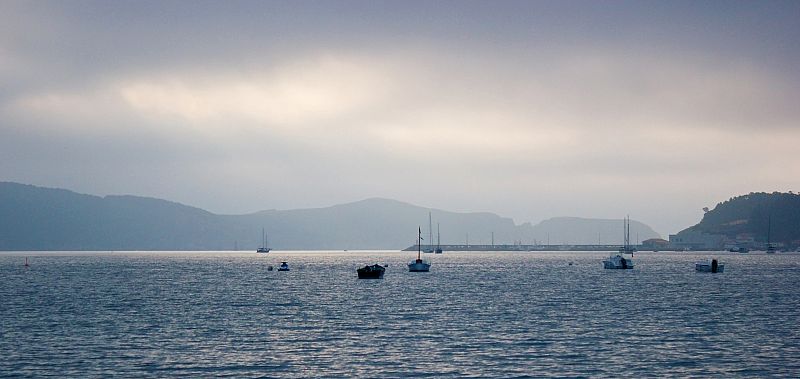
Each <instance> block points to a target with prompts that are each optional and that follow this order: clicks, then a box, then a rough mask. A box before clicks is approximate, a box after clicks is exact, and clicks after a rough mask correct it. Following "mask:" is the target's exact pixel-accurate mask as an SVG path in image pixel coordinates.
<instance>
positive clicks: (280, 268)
mask: <svg viewBox="0 0 800 379" xmlns="http://www.w3.org/2000/svg"><path fill="white" fill-rule="evenodd" d="M278 271H289V265H288V264H286V262H281V265H280V266H278Z"/></svg>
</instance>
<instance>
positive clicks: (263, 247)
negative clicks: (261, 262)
mask: <svg viewBox="0 0 800 379" xmlns="http://www.w3.org/2000/svg"><path fill="white" fill-rule="evenodd" d="M268 246H269V245H268V243H267V233H266V232H265V231H264V228H261V247H259V248H258V249H256V253H269V252H270V250H272V249H270V248H269V247H268Z"/></svg>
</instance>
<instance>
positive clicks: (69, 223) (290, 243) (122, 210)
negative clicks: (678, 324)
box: [0, 182, 657, 250]
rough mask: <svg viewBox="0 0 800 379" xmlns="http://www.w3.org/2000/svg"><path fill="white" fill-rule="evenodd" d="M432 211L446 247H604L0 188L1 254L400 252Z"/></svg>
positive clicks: (419, 215) (481, 221)
mask: <svg viewBox="0 0 800 379" xmlns="http://www.w3.org/2000/svg"><path fill="white" fill-rule="evenodd" d="M429 212H430V214H431V217H432V218H433V219H434V223H438V224H439V225H440V226H441V231H442V238H441V242H442V243H443V244H446V243H452V244H455V243H463V242H465V240H466V238H469V240H470V243H473V244H481V243H483V244H489V243H490V241H491V238H492V234H493V235H494V239H495V241H496V242H497V243H498V244H513V243H515V242H517V241H519V242H524V243H532V242H533V241H534V240H538V242H539V243H540V244H541V243H544V242H545V239H546V236H547V235H548V233H551V234H550V237H551V239H552V242H553V243H562V242H563V243H572V244H581V243H595V241H597V237H596V236H597V233H598V232H597V231H595V230H592V231H591V233H589V232H587V230H588V229H591V228H589V227H587V226H582V227H581V228H577V229H575V228H574V229H573V230H572V231H570V230H561V231H556V230H555V229H552V228H551V229H547V223H546V222H545V223H544V226H540V225H541V224H537V225H536V226H534V225H531V224H530V223H522V224H516V223H515V222H514V220H513V219H511V218H508V217H502V216H499V215H497V214H494V213H490V212H471V213H460V212H450V211H446V210H441V209H434V208H426V207H421V206H417V205H413V204H410V203H406V202H403V201H399V200H394V199H387V198H381V197H372V198H367V199H363V200H359V201H355V202H352V203H345V204H336V205H332V206H328V207H321V208H308V209H290V210H276V209H269V210H261V211H256V212H253V213H247V214H242V215H219V214H214V213H211V212H208V211H206V210H203V209H201V208H197V207H193V206H190V205H185V204H182V203H179V202H174V201H169V200H163V199H158V198H152V197H141V196H135V195H106V196H96V195H88V194H80V193H77V192H73V191H70V190H66V189H58V188H47V187H37V186H33V185H29V184H20V183H13V182H0V250H231V249H234V248H235V247H238V248H240V249H245V250H250V249H253V250H254V249H255V248H256V247H257V246H259V245H260V244H261V230H262V228H264V229H265V230H266V231H267V233H268V234H269V240H270V247H273V248H275V249H298V250H306V249H307V250H316V249H398V250H399V249H402V248H405V247H407V246H409V245H411V244H413V243H414V242H415V238H416V232H417V228H418V227H421V228H422V229H423V231H426V230H425V229H427V228H426V226H427V223H428V213H429ZM582 220H588V222H589V223H590V221H591V220H592V219H582ZM601 223H602V224H608V225H614V224H615V223H616V224H617V225H616V226H613V227H610V226H604V227H603V228H606V229H608V230H612V229H616V230H615V231H614V232H613V233H611V232H610V231H609V232H608V234H609V235H611V234H613V235H618V237H619V238H616V237H609V241H608V243H619V241H620V240H621V234H622V232H621V231H622V226H621V225H622V224H621V220H617V221H614V220H602V222H601ZM635 225H636V226H635V227H634V230H636V228H641V232H642V233H644V234H646V235H648V236H657V234H656V233H655V232H653V231H652V229H650V228H649V227H647V226H646V225H644V224H641V223H636V224H635ZM562 226H563V225H562ZM436 227H437V225H433V227H432V229H433V230H434V231H435V230H436ZM587 228H588V229H587ZM598 230H604V229H602V228H600V229H598ZM587 233H589V234H591V235H588V234H587ZM601 233H605V232H602V231H601ZM424 234H427V233H424ZM467 236H468V237H467ZM565 236H569V238H567V237H565ZM424 237H425V239H426V240H428V239H429V237H428V236H427V235H424ZM614 238H616V240H614Z"/></svg>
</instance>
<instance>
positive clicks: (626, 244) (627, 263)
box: [603, 217, 636, 269]
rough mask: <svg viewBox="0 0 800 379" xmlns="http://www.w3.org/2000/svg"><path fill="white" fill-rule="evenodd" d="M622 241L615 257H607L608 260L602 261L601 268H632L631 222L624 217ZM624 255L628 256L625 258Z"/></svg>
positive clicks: (628, 218) (633, 249) (633, 250)
mask: <svg viewBox="0 0 800 379" xmlns="http://www.w3.org/2000/svg"><path fill="white" fill-rule="evenodd" d="M623 229H624V239H623V245H622V247H620V248H619V252H618V253H617V254H616V255H609V256H608V259H605V260H603V268H606V269H632V268H633V253H634V252H635V251H636V248H634V247H633V246H632V245H631V220H630V217H626V218H625V219H624V220H623ZM625 255H630V257H628V258H626V257H625Z"/></svg>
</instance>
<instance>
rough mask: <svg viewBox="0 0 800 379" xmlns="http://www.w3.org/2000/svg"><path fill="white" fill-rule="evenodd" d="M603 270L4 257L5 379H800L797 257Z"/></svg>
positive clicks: (643, 259) (225, 256)
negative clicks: (368, 273)
mask: <svg viewBox="0 0 800 379" xmlns="http://www.w3.org/2000/svg"><path fill="white" fill-rule="evenodd" d="M607 254H608V253H603V252H449V251H448V252H445V253H444V254H441V255H438V254H424V258H426V259H429V260H430V261H431V263H432V266H431V271H430V272H427V273H411V272H408V270H407V267H406V263H407V262H408V261H410V260H412V259H414V258H416V253H411V252H398V251H324V252H323V251H316V252H310V251H292V252H284V251H273V252H271V253H269V254H256V253H255V252H241V251H240V252H4V253H0V377H15V378H17V377H18V378H42V377H74V378H125V377H129V378H151V377H152V378H173V377H175V378H195V377H231V378H349V377H357V378H378V377H380V378H384V377H389V378H401V377H435V378H447V377H456V378H469V377H477V378H489V377H491V378H494V377H498V378H523V377H575V378H583V377H591V378H601V377H613V378H623V377H632V378H644V377H659V378H661V377H718V378H737V377H741V378H749V377H758V378H762V377H787V378H797V377H800V255H797V254H792V253H779V254H774V255H765V254H760V253H749V254H737V253H726V252H703V253H693V252H689V253H677V252H670V253H663V252H659V253H652V252H640V253H637V254H636V255H635V257H634V260H635V268H634V269H632V270H605V269H603V266H602V259H603V258H604V257H606V256H607ZM711 257H715V258H718V259H719V260H720V261H721V262H722V263H724V264H725V271H724V272H723V273H716V274H712V273H700V272H696V271H695V269H694V263H695V262H697V261H700V260H704V259H706V258H711ZM26 258H27V259H28V263H29V266H28V267H26V266H24V263H25V259H26ZM282 261H286V262H287V263H288V264H289V267H290V269H291V270H290V271H288V272H278V271H269V270H268V268H269V266H273V267H274V268H275V269H277V267H278V265H279V264H280V263H281V262H282ZM373 263H378V264H381V265H387V268H386V274H385V277H384V279H381V280H359V279H358V278H357V274H356V269H357V268H358V267H360V266H364V265H366V264H373Z"/></svg>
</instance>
